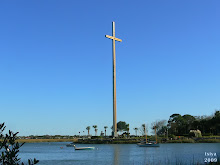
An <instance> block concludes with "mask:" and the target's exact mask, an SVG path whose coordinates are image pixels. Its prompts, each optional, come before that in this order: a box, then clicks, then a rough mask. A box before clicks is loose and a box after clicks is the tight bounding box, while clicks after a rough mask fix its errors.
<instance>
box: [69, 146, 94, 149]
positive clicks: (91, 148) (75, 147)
mask: <svg viewBox="0 0 220 165" xmlns="http://www.w3.org/2000/svg"><path fill="white" fill-rule="evenodd" d="M73 147H74V148H75V150H94V149H95V147H76V146H75V145H73Z"/></svg>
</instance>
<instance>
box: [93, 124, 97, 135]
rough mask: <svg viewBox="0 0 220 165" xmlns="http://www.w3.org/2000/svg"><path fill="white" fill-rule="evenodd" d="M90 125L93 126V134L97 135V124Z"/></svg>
mask: <svg viewBox="0 0 220 165" xmlns="http://www.w3.org/2000/svg"><path fill="white" fill-rule="evenodd" d="M92 127H93V128H95V136H97V131H98V129H97V125H93V126H92Z"/></svg>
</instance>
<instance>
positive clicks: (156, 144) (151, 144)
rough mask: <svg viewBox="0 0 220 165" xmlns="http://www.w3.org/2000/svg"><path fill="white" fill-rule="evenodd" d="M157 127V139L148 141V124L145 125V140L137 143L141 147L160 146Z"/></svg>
mask: <svg viewBox="0 0 220 165" xmlns="http://www.w3.org/2000/svg"><path fill="white" fill-rule="evenodd" d="M154 128H155V137H156V141H155V142H148V141H147V133H146V126H145V127H144V132H145V138H146V139H145V141H143V142H140V143H137V145H138V146H139V147H160V144H159V143H157V134H156V127H154Z"/></svg>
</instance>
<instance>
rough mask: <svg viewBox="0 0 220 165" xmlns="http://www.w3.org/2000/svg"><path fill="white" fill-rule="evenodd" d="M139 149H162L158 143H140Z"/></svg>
mask: <svg viewBox="0 0 220 165" xmlns="http://www.w3.org/2000/svg"><path fill="white" fill-rule="evenodd" d="M137 145H138V146H139V147H160V144H158V143H138V144H137Z"/></svg>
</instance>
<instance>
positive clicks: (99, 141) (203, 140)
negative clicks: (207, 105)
mask: <svg viewBox="0 0 220 165" xmlns="http://www.w3.org/2000/svg"><path fill="white" fill-rule="evenodd" d="M142 140H144V138H132V139H127V138H126V139H123V138H120V139H111V138H107V139H105V138H102V139H101V138H98V139H84V140H83V139H79V140H78V139H18V140H16V141H17V142H19V143H23V142H25V143H41V142H74V143H79V144H136V143H138V142H140V141H142ZM151 140H155V139H151ZM158 142H159V143H220V139H214V138H201V139H191V138H189V139H188V138H187V139H178V140H168V141H161V139H160V138H158Z"/></svg>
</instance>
